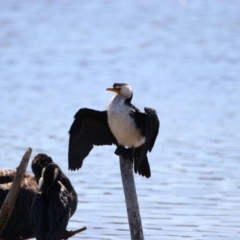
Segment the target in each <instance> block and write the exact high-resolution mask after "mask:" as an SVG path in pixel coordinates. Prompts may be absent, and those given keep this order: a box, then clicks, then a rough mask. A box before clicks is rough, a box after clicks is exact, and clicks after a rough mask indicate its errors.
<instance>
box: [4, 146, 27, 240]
mask: <svg viewBox="0 0 240 240" xmlns="http://www.w3.org/2000/svg"><path fill="white" fill-rule="evenodd" d="M31 153H32V149H31V148H28V150H27V151H26V153H25V154H24V155H23V158H22V161H21V163H20V164H19V166H18V167H17V172H16V175H15V177H14V180H13V183H12V187H11V189H10V190H9V193H8V195H7V197H6V199H5V201H4V203H3V205H2V208H1V210H0V236H1V234H2V232H3V230H4V228H5V226H6V224H7V222H8V219H9V218H10V216H11V213H12V210H13V208H14V205H15V202H16V199H17V196H18V193H19V191H20V188H21V182H22V179H23V177H24V174H25V172H26V168H27V165H28V161H29V158H30V156H31ZM13 231H14V229H13Z"/></svg>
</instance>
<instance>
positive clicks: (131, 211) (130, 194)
mask: <svg viewBox="0 0 240 240" xmlns="http://www.w3.org/2000/svg"><path fill="white" fill-rule="evenodd" d="M119 160H120V170H121V176H122V183H123V190H124V195H125V201H126V207H127V214H128V223H129V228H130V232H131V240H144V236H143V229H142V222H141V216H140V211H139V205H138V199H137V193H136V187H135V181H134V176H133V167H132V162H131V161H130V160H128V159H123V158H122V157H121V156H120V159H119Z"/></svg>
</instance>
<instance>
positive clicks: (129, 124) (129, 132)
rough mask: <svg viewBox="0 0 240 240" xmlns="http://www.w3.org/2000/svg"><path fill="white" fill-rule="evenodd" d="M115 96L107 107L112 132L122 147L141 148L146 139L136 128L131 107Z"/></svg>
mask: <svg viewBox="0 0 240 240" xmlns="http://www.w3.org/2000/svg"><path fill="white" fill-rule="evenodd" d="M117 97H118V96H115V97H114V98H113V99H112V101H110V103H109V104H108V106H107V112H108V124H109V127H110V130H111V132H112V133H113V135H114V136H115V138H116V139H117V141H118V143H119V144H120V145H123V146H126V147H139V146H141V145H142V144H143V143H144V142H145V137H144V136H142V135H141V131H140V130H139V129H138V128H136V124H135V122H134V119H133V118H132V117H131V116H130V111H131V109H130V107H129V106H127V105H126V104H125V103H124V100H125V99H122V98H117Z"/></svg>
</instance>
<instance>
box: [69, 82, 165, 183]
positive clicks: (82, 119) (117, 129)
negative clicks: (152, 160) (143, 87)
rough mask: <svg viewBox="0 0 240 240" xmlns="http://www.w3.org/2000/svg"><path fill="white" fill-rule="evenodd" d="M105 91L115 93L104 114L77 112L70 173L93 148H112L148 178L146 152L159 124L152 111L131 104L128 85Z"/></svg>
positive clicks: (73, 130)
mask: <svg viewBox="0 0 240 240" xmlns="http://www.w3.org/2000/svg"><path fill="white" fill-rule="evenodd" d="M106 90H108V91H113V92H115V93H117V95H115V96H114V97H113V98H112V99H111V100H110V102H109V104H108V105H107V110H105V111H97V110H93V109H88V108H82V109H80V110H79V111H78V112H77V113H76V114H75V116H74V118H75V119H74V121H73V123H72V125H71V128H70V130H69V135H70V138H69V150H68V164H69V169H70V170H76V169H79V168H81V167H82V164H83V160H84V158H85V157H86V156H87V155H88V154H89V152H90V151H91V150H92V148H93V146H94V145H97V146H99V145H112V144H115V145H116V146H117V149H116V151H115V154H117V155H119V156H120V155H121V156H122V157H123V158H125V159H130V160H132V161H133V160H134V171H135V173H137V172H138V173H139V174H140V175H142V176H145V177H147V178H148V177H150V176H151V171H150V166H149V163H148V158H147V152H148V151H149V152H150V151H151V150H152V148H153V146H154V143H155V140H156V137H157V135H158V130H159V126H160V122H159V120H158V117H157V114H156V112H155V110H154V109H151V108H144V111H145V113H143V112H140V110H139V109H138V108H136V107H135V106H134V105H132V104H131V100H132V97H133V91H132V88H131V86H130V85H129V84H126V83H115V84H113V87H112V88H107V89H106Z"/></svg>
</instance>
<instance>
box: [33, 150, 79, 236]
mask: <svg viewBox="0 0 240 240" xmlns="http://www.w3.org/2000/svg"><path fill="white" fill-rule="evenodd" d="M41 159H42V160H43V162H41V161H39V160H41ZM35 160H36V161H35V162H34V167H33V172H34V174H35V177H36V179H38V182H39V191H38V193H37V194H36V196H35V198H34V200H33V203H32V207H31V212H30V218H31V220H32V225H33V229H34V232H35V236H36V239H37V240H40V239H49V240H60V239H65V237H64V236H65V234H66V232H67V230H66V227H67V224H68V221H69V218H70V217H71V216H72V215H73V213H74V212H75V210H76V208H77V194H76V192H75V190H74V188H73V187H72V185H71V182H70V181H69V179H68V178H67V177H66V176H65V175H64V173H63V172H62V171H61V169H60V168H59V166H58V165H57V164H55V163H54V162H53V161H52V159H51V158H50V157H48V156H47V155H45V154H39V155H38V157H37V158H35ZM46 162H48V164H47V165H45V163H46ZM44 165H45V166H44ZM42 166H44V167H43V169H42V171H41V175H40V178H39V173H40V170H41V167H42Z"/></svg>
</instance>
